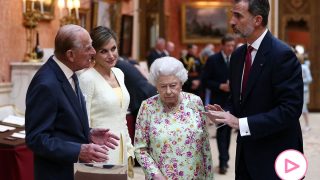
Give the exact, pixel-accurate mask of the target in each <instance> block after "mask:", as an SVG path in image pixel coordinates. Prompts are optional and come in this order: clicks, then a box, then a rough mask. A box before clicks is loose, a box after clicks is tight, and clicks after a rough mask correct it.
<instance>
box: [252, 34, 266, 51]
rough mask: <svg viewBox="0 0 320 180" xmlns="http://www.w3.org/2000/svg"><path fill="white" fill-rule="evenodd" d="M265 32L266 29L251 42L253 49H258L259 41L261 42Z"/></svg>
mask: <svg viewBox="0 0 320 180" xmlns="http://www.w3.org/2000/svg"><path fill="white" fill-rule="evenodd" d="M267 32H268V29H266V30H265V31H264V32H263V33H262V34H261V35H260V36H259V38H258V39H256V40H255V41H254V42H253V43H252V44H251V46H252V47H253V48H254V49H255V50H258V49H259V47H260V45H261V42H262V40H263V38H264V37H265V36H266V34H267ZM249 45H250V44H249V43H248V46H249Z"/></svg>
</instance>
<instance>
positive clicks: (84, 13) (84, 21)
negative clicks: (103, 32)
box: [79, 8, 91, 32]
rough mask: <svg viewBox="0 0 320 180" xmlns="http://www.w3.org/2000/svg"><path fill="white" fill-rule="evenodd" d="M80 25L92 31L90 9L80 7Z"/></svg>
mask: <svg viewBox="0 0 320 180" xmlns="http://www.w3.org/2000/svg"><path fill="white" fill-rule="evenodd" d="M79 21H80V22H79V25H80V26H81V27H83V28H85V29H86V30H87V31H88V32H90V31H91V21H90V10H89V9H84V8H80V9H79Z"/></svg>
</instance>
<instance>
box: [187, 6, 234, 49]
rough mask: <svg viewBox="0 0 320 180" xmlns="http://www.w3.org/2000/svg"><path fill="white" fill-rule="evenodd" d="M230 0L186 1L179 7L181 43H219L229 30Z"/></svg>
mask: <svg viewBox="0 0 320 180" xmlns="http://www.w3.org/2000/svg"><path fill="white" fill-rule="evenodd" d="M231 6H232V4H231V3H230V2H207V1H205V2H188V3H183V4H182V8H181V20H182V22H181V25H182V27H181V29H182V33H181V34H182V43H220V40H221V38H222V37H223V36H224V35H225V34H227V33H228V32H230V31H231V28H230V26H229V20H230V18H231Z"/></svg>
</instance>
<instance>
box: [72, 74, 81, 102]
mask: <svg viewBox="0 0 320 180" xmlns="http://www.w3.org/2000/svg"><path fill="white" fill-rule="evenodd" d="M72 79H73V81H74V85H75V91H76V94H77V97H78V100H79V103H80V106H81V108H82V97H81V96H82V93H81V90H80V86H79V80H78V77H77V75H76V74H75V73H74V74H73V75H72Z"/></svg>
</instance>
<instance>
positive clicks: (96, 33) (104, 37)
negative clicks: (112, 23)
mask: <svg viewBox="0 0 320 180" xmlns="http://www.w3.org/2000/svg"><path fill="white" fill-rule="evenodd" d="M90 36H91V39H92V47H93V48H94V49H95V50H99V49H100V48H101V47H102V46H103V45H104V44H105V43H106V42H109V41H110V39H114V40H115V41H116V42H117V36H116V33H115V32H114V31H112V30H111V29H109V28H107V27H104V26H98V27H95V28H94V29H92V31H91V32H90Z"/></svg>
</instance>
